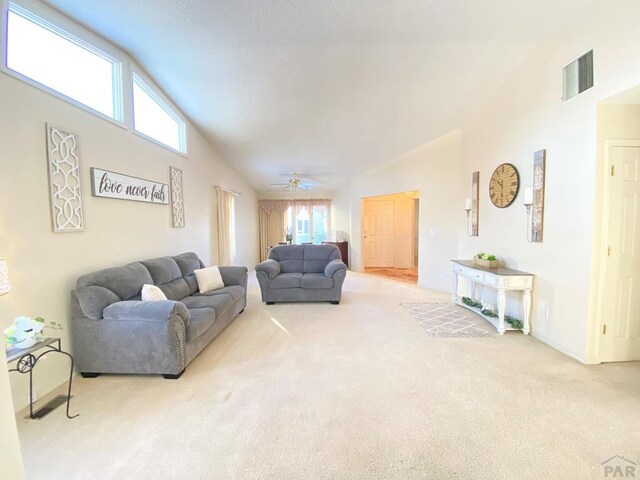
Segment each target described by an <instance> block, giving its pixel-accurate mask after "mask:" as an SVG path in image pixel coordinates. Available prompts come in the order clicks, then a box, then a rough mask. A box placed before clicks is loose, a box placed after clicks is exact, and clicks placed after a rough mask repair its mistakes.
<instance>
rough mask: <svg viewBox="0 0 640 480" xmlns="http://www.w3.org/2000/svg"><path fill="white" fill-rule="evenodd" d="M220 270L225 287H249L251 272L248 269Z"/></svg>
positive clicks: (226, 268) (225, 268)
mask: <svg viewBox="0 0 640 480" xmlns="http://www.w3.org/2000/svg"><path fill="white" fill-rule="evenodd" d="M218 269H219V270H220V275H221V276H222V281H223V282H224V284H225V286H227V287H228V286H229V285H241V286H243V287H246V286H247V272H248V271H249V270H248V269H247V267H218Z"/></svg>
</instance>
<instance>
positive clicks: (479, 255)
mask: <svg viewBox="0 0 640 480" xmlns="http://www.w3.org/2000/svg"><path fill="white" fill-rule="evenodd" d="M475 258H478V259H480V260H496V256H495V255H493V254H492V253H484V252H480V253H477V254H476V256H475Z"/></svg>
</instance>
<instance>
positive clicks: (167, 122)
mask: <svg viewBox="0 0 640 480" xmlns="http://www.w3.org/2000/svg"><path fill="white" fill-rule="evenodd" d="M133 125H134V128H135V129H136V131H137V132H140V133H142V134H144V135H146V136H148V137H151V138H153V139H154V140H156V141H158V142H160V143H162V144H164V145H166V146H168V147H171V148H173V149H174V150H177V151H179V152H182V153H186V140H185V136H186V135H185V124H184V122H183V121H182V120H181V119H180V117H179V116H178V115H177V114H176V113H175V112H174V111H173V110H172V109H171V107H169V106H168V105H167V104H166V103H165V102H163V101H162V99H161V98H160V97H159V96H158V95H157V94H156V93H155V92H154V91H153V90H152V89H151V87H149V85H147V84H146V83H145V82H144V81H143V80H142V79H141V78H140V77H139V76H138V75H136V74H134V75H133Z"/></svg>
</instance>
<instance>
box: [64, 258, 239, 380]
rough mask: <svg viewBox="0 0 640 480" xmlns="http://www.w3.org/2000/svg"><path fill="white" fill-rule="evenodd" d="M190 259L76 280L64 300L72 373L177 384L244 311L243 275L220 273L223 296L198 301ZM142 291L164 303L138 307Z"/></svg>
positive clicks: (232, 270) (195, 263)
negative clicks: (158, 294)
mask: <svg viewBox="0 0 640 480" xmlns="http://www.w3.org/2000/svg"><path fill="white" fill-rule="evenodd" d="M203 266H204V265H203V263H202V261H201V260H200V259H199V258H198V256H197V255H196V254H195V253H183V254H181V255H178V256H176V257H162V258H155V259H152V260H146V261H143V262H135V263H130V264H128V265H124V266H122V267H116V268H108V269H105V270H100V271H97V272H94V273H90V274H87V275H83V276H82V277H80V278H79V279H78V281H77V283H76V289H75V290H74V291H72V292H71V315H72V318H71V340H72V343H73V353H74V357H75V360H76V366H77V370H78V371H79V372H80V373H81V374H82V376H84V377H95V376H97V375H98V374H100V373H140V374H161V375H163V376H164V377H165V378H178V377H180V375H182V372H183V371H184V369H185V368H186V366H187V365H188V364H189V362H191V360H193V359H194V358H195V357H196V355H198V353H200V352H201V351H202V350H203V349H204V347H206V346H207V345H208V344H209V342H211V340H213V339H214V338H215V337H216V335H218V334H219V333H220V332H221V331H222V330H223V329H224V328H225V327H226V326H227V325H229V323H231V321H232V320H233V319H234V318H235V317H236V316H237V315H238V314H240V313H242V311H243V310H244V307H245V306H246V304H247V268H246V267H220V273H221V275H222V280H223V281H224V285H225V286H224V288H221V289H218V290H214V291H211V292H207V293H204V294H201V293H199V291H198V284H197V282H196V277H195V274H194V273H193V271H194V270H195V269H198V268H202V267H203ZM144 284H153V285H157V286H158V287H159V288H160V289H161V290H162V291H163V293H164V294H165V296H166V297H167V299H168V300H160V301H148V302H143V301H141V300H140V291H141V289H142V286H143V285H144Z"/></svg>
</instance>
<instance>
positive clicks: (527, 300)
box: [451, 260, 533, 335]
mask: <svg viewBox="0 0 640 480" xmlns="http://www.w3.org/2000/svg"><path fill="white" fill-rule="evenodd" d="M451 262H452V263H453V303H455V304H456V305H460V306H463V307H465V308H468V309H469V310H471V311H472V312H475V313H477V314H478V315H480V316H481V317H483V318H485V319H486V320H488V321H489V322H490V323H491V324H493V326H494V327H496V330H498V333H499V334H500V335H503V334H504V332H505V330H516V329H515V328H513V327H512V326H511V325H508V324H506V325H505V321H504V314H505V307H506V303H507V296H506V293H507V291H508V290H516V291H521V292H522V308H523V315H522V333H524V334H525V335H528V334H529V331H530V326H529V316H530V315H531V292H532V291H533V275H532V274H531V273H527V272H519V271H518V270H512V269H510V268H503V267H497V268H487V267H481V266H479V265H476V264H475V263H473V261H472V260H452V261H451ZM458 277H464V278H466V279H468V280H469V281H470V282H471V294H470V298H472V299H473V300H476V285H484V286H486V287H490V288H492V289H494V290H497V292H498V305H497V307H498V318H492V317H489V316H487V315H483V314H482V313H480V312H479V311H478V310H477V309H474V308H471V307H469V306H468V305H465V304H464V303H462V301H460V300H459V299H458Z"/></svg>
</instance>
